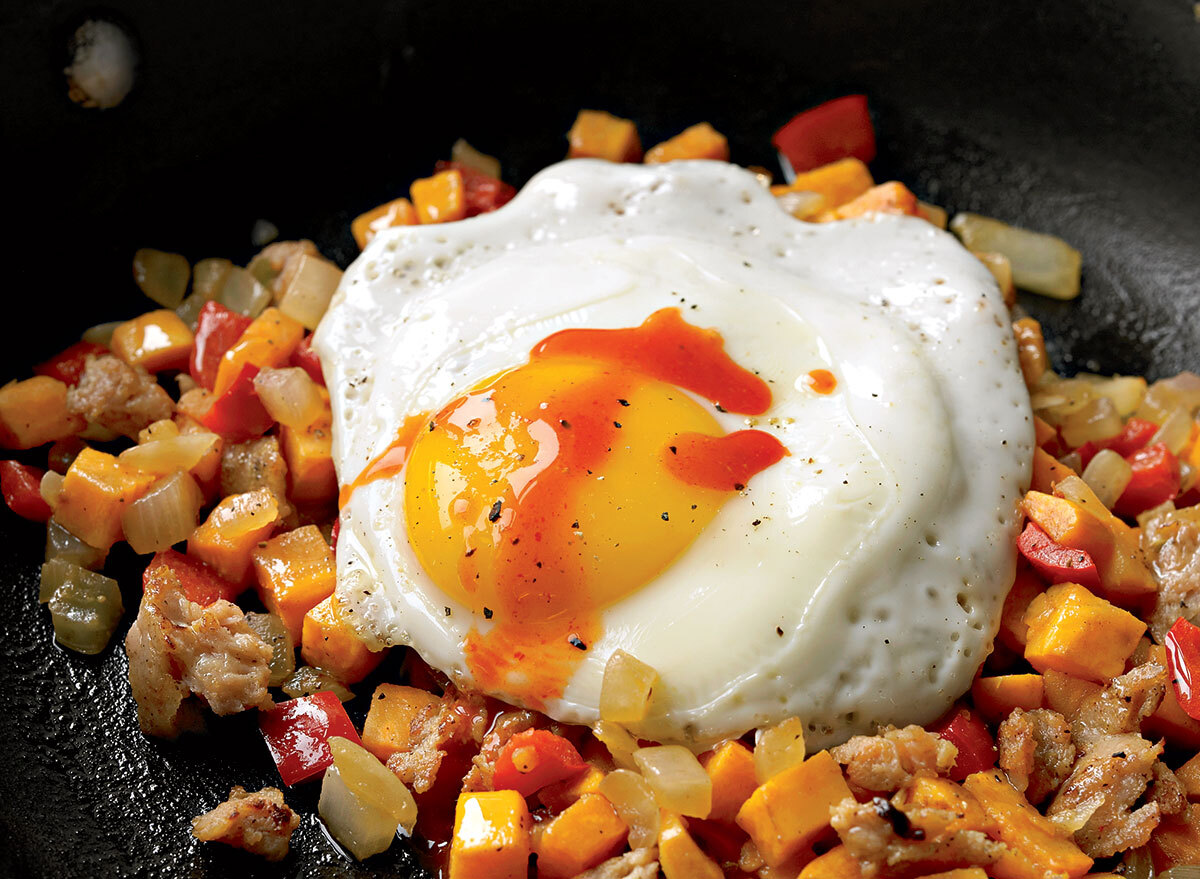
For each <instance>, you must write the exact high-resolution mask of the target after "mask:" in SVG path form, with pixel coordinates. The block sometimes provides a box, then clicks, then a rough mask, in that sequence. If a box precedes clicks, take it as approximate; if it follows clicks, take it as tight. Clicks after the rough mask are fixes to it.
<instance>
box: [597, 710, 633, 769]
mask: <svg viewBox="0 0 1200 879" xmlns="http://www.w3.org/2000/svg"><path fill="white" fill-rule="evenodd" d="M592 733H593V735H595V736H596V738H597V739H599V740H600V743H601V744H602V745H604V747H606V748H608V753H609V754H611V755H612V758H613V761H614V762H615V763H616V764H617V765H618V766H620V767H621V768H622V769H633V768H635V767H636V766H637V764H636V763H634V762H633V752H634V751H636V750H637V749H638V747H639V745H638V742H637V739H635V738H634V737H633V736H632V735H630V734H629V731H628V730H626V729H625V727H623V726H620V725H619V724H616V723H612V722H611V721H607V720H602V721H600V722H599V723H598V724H596V728H595V729H594V730H592Z"/></svg>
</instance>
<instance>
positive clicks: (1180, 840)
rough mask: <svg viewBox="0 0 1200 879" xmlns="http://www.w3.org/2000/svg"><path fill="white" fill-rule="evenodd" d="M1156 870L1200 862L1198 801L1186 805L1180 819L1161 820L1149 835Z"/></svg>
mask: <svg viewBox="0 0 1200 879" xmlns="http://www.w3.org/2000/svg"><path fill="white" fill-rule="evenodd" d="M1150 857H1151V859H1152V860H1153V861H1154V868H1155V869H1156V870H1169V869H1170V868H1171V867H1182V866H1184V865H1186V864H1200V803H1191V804H1189V805H1188V808H1187V812H1185V813H1184V815H1183V820H1181V821H1173V820H1172V821H1163V822H1162V823H1161V824H1159V825H1158V828H1157V829H1156V830H1155V831H1154V835H1153V836H1151V837H1150Z"/></svg>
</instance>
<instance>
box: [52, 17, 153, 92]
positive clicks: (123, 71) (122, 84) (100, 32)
mask: <svg viewBox="0 0 1200 879" xmlns="http://www.w3.org/2000/svg"><path fill="white" fill-rule="evenodd" d="M70 50H71V64H70V66H69V67H67V68H66V70H64V71H63V73H65V74H66V75H67V83H68V85H69V86H70V88H69V90H68V92H67V97H69V98H70V99H71V100H72V101H74V102H75V103H77V104H81V105H83V106H84V107H94V108H99V109H101V110H107V109H110V108H112V107H115V106H117V104H119V103H121V101H123V100H125V96H126V95H128V94H129V91H130V89H132V88H133V81H134V71H135V69H136V68H137V63H138V57H137V50H136V49H134V47H133V42H132V40H130V39H129V35H128V34H126V33H125V31H124V30H123V29H122V28H121V27H120V25H117V24H114V23H113V22H111V21H105V20H104V19H89V20H88V21H85V22H84V23H83V24H81V25H80V26H79V27H78V28H77V29H76V30H75V33H74V35H73V36H72V38H71V44H70Z"/></svg>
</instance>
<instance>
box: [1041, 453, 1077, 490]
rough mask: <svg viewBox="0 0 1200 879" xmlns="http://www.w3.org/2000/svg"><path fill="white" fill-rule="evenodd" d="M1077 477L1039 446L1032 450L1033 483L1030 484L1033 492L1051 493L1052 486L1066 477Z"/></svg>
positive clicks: (1072, 471)
mask: <svg viewBox="0 0 1200 879" xmlns="http://www.w3.org/2000/svg"><path fill="white" fill-rule="evenodd" d="M1078 475H1079V474H1077V473H1076V472H1075V471H1074V470H1072V469H1071V468H1070V467H1068V466H1067V465H1066V464H1063V463H1062V462H1061V461H1059V460H1058V459H1057V458H1055V457H1054V456H1053V455H1051V454H1050V453H1049V452H1047V451H1046V450H1045V449H1043V448H1041V447H1040V446H1039V447H1038V448H1036V449H1034V450H1033V481H1032V482H1031V483H1030V484H1031V485H1032V487H1033V490H1034V491H1040V492H1044V493H1049V492H1052V491H1054V486H1056V485H1057V484H1058V483H1060V482H1062V481H1063V480H1064V479H1066V478H1067V477H1068V476H1078Z"/></svg>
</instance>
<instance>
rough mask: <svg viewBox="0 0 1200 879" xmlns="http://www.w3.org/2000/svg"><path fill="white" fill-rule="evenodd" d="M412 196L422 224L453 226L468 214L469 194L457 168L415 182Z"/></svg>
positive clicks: (410, 189) (411, 190) (410, 190)
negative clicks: (452, 224)
mask: <svg viewBox="0 0 1200 879" xmlns="http://www.w3.org/2000/svg"><path fill="white" fill-rule="evenodd" d="M408 194H409V195H410V196H412V202H413V207H414V208H416V211H417V220H418V221H419V222H421V223H452V222H454V221H455V220H461V219H462V218H463V217H465V216H466V215H467V191H466V187H465V186H464V184H463V176H462V172H461V171H459V170H458V169H457V168H451V169H449V170H446V171H439V172H438V173H436V174H434V175H433V176H432V177H424V178H422V179H420V180H415V181H413V184H412V186H411V187H409V191H408Z"/></svg>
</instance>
